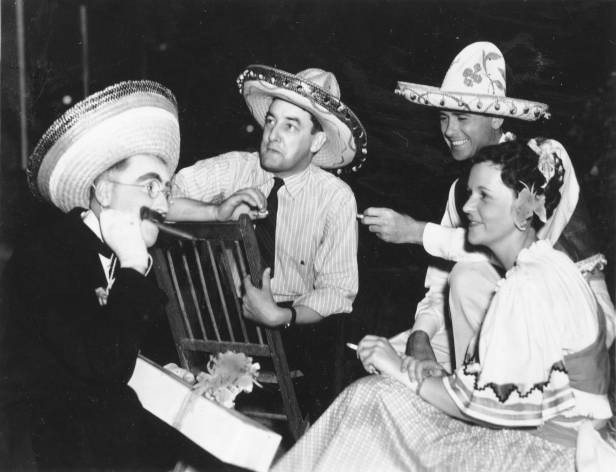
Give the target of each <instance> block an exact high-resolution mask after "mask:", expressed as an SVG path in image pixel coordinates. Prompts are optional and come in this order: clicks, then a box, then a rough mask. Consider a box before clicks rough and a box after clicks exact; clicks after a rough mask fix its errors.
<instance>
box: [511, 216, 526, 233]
mask: <svg viewBox="0 0 616 472" xmlns="http://www.w3.org/2000/svg"><path fill="white" fill-rule="evenodd" d="M513 224H514V225H515V227H516V228H518V229H519V230H520V231H526V230H527V229H528V220H522V221H518V219H517V218H515V219H514V221H513Z"/></svg>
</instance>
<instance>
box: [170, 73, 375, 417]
mask: <svg viewBox="0 0 616 472" xmlns="http://www.w3.org/2000/svg"><path fill="white" fill-rule="evenodd" d="M238 85H239V87H240V92H241V93H243V95H244V98H245V100H246V103H247V105H248V107H249V109H250V111H251V112H252V114H253V115H254V117H255V119H256V120H257V121H258V122H259V124H260V125H261V126H263V137H262V140H261V146H260V152H259V153H256V152H253V153H249V152H241V151H234V152H229V153H226V154H222V155H219V156H215V157H212V158H208V159H204V160H201V161H198V162H197V163H196V164H194V165H192V166H190V167H187V168H185V169H182V170H181V171H180V172H178V174H177V175H176V177H175V185H176V187H177V189H178V191H179V196H182V197H188V198H190V199H192V201H191V200H188V199H183V198H176V199H175V200H174V203H173V204H172V206H171V208H170V211H169V214H168V218H169V219H172V220H173V219H176V220H189V219H190V220H199V219H201V218H202V217H205V216H206V215H207V212H208V205H206V204H197V203H195V202H194V200H198V201H200V202H210V203H212V202H217V201H220V200H221V199H224V198H226V197H227V196H229V195H231V194H232V193H234V192H236V191H239V190H242V189H251V191H253V192H255V191H256V193H257V194H259V193H261V194H263V195H268V204H269V205H272V203H271V202H272V197H274V196H276V197H277V199H276V200H277V202H276V208H275V209H272V211H273V212H275V213H276V216H275V223H274V225H275V226H274V230H273V231H274V234H275V238H274V241H275V244H274V247H275V251H274V254H273V259H272V262H273V265H272V267H270V268H267V269H266V270H265V272H264V274H263V286H262V288H260V289H259V288H256V287H254V286H252V284H250V282H249V281H248V282H247V289H246V294H245V296H244V308H245V313H246V316H247V317H248V318H250V319H252V320H254V321H256V322H257V323H260V324H263V325H266V326H270V327H284V328H285V331H284V333H283V338H284V339H285V344H286V345H287V354H288V355H289V357H290V358H291V359H293V358H294V357H298V356H296V354H301V355H300V356H299V357H304V358H305V359H303V360H302V359H301V358H300V359H297V360H298V361H299V363H300V366H301V367H302V370H304V374H306V377H307V381H308V383H310V384H311V388H310V390H311V391H312V392H311V393H312V394H311V397H315V398H316V399H317V402H316V403H317V405H316V406H315V405H313V406H312V408H311V409H312V413H313V414H318V413H319V412H320V411H321V410H322V409H323V408H325V407H326V406H327V403H328V402H329V401H330V399H331V398H333V395H334V394H335V393H336V392H335V391H334V390H333V388H332V385H331V382H332V379H333V377H334V375H332V366H333V364H334V357H333V352H334V348H335V346H334V343H335V339H336V336H335V335H336V332H337V331H338V325H339V322H340V317H339V316H337V315H339V314H343V313H350V312H351V310H352V304H353V300H354V299H355V296H356V294H357V290H358V271H357V223H356V214H357V207H356V203H355V197H354V195H353V192H352V191H351V189H350V188H349V186H348V185H347V184H345V183H344V182H343V181H342V180H340V179H339V178H338V177H336V176H334V175H332V174H331V173H330V172H327V171H325V170H323V168H341V167H343V166H348V165H349V164H350V163H351V162H352V161H353V160H354V158H355V154H356V151H357V149H358V148H361V149H362V151H363V154H365V143H366V133H365V131H364V129H363V127H362V125H361V123H360V122H359V120H358V119H357V118H356V117H355V115H354V114H353V113H352V112H351V111H350V110H349V109H348V108H347V107H346V106H345V105H344V104H343V103H342V102H340V99H339V97H340V90H339V87H338V83H337V81H336V78H335V77H334V75H333V74H331V73H329V72H325V71H323V70H320V69H307V70H305V71H302V72H300V73H298V74H297V75H293V74H289V73H286V72H284V71H280V70H277V69H274V68H271V67H266V66H250V67H249V68H248V69H247V70H246V71H245V72H244V73H242V74H241V75H240V77H239V79H238ZM356 167H357V165H356ZM274 193H275V194H276V195H274ZM262 206H265V205H262ZM260 209H263V208H260ZM246 210H248V209H246ZM276 210H277V211H276ZM253 211H254V209H253ZM263 223H264V222H259V221H257V222H256V225H257V226H258V225H261V224H263ZM258 230H259V228H257V234H258V235H259V231H258ZM262 252H263V250H262ZM263 255H264V256H265V259H266V260H267V255H266V254H263ZM272 272H273V277H272V278H271V277H270V273H272ZM287 328H290V329H287ZM340 341H341V340H340ZM294 351H295V352H294ZM318 400H321V401H318Z"/></svg>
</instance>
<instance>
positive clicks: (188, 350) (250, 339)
mask: <svg viewBox="0 0 616 472" xmlns="http://www.w3.org/2000/svg"><path fill="white" fill-rule="evenodd" d="M171 227H172V228H174V229H176V230H178V231H177V232H178V233H179V235H176V236H169V235H168V234H161V237H159V242H158V244H157V245H156V247H155V248H154V251H153V253H154V269H155V273H156V278H157V281H158V284H159V286H160V287H161V288H162V289H163V290H164V291H165V293H166V295H167V297H168V302H167V307H166V309H167V316H168V318H169V323H170V326H171V331H172V333H173V338H174V341H175V344H176V348H177V350H178V354H179V357H180V361H181V363H182V366H183V367H184V368H186V369H188V370H195V369H198V370H204V368H205V365H206V364H207V361H208V360H209V355H210V354H215V353H218V352H225V351H227V350H231V351H235V352H243V353H245V354H247V355H250V356H255V357H266V358H271V359H272V364H273V368H274V372H275V377H276V380H277V383H278V385H279V388H280V393H281V396H282V405H283V410H284V415H283V416H280V415H276V414H269V415H263V416H268V417H270V418H271V417H273V418H278V417H281V418H286V420H287V421H288V423H289V429H290V430H291V433H292V435H293V437H294V438H295V439H298V438H299V437H300V436H301V434H302V433H303V432H304V430H305V429H306V426H307V424H306V422H305V421H304V420H303V418H302V415H301V412H300V409H299V405H298V401H297V396H296V392H295V388H294V386H293V382H292V379H291V373H290V370H289V366H288V362H287V357H286V354H285V351H284V347H283V344H282V340H281V337H280V333H279V332H278V330H275V329H269V328H266V327H262V326H258V325H256V324H255V323H252V322H251V321H249V320H247V319H245V318H244V313H243V308H242V294H243V292H244V287H243V284H244V279H245V277H246V276H248V275H249V276H250V280H251V281H252V283H253V285H255V286H257V287H260V286H261V276H262V273H263V262H262V259H261V255H260V253H259V247H258V245H257V240H256V236H255V233H254V229H253V226H252V222H251V221H250V219H249V218H248V216H246V215H242V216H241V217H240V219H239V220H238V221H230V222H204V223H182V224H174V225H172V226H171Z"/></svg>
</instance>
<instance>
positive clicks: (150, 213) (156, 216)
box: [139, 207, 197, 241]
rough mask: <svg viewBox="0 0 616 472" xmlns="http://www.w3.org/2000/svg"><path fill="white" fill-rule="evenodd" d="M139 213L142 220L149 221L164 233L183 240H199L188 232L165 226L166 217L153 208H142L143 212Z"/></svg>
mask: <svg viewBox="0 0 616 472" xmlns="http://www.w3.org/2000/svg"><path fill="white" fill-rule="evenodd" d="M139 213H140V215H141V219H142V220H148V221H150V222H152V223H154V224H155V225H156V227H157V228H158V229H159V230H160V231H162V232H163V233H167V234H170V235H172V236H176V237H178V238H182V239H190V240H192V241H196V240H197V238H195V237H194V236H193V235H192V234H190V233H187V232H186V231H182V230H180V229H176V228H174V227H173V226H171V225H169V224H165V223H164V221H165V217H164V216H163V215H161V214H160V213H158V212H157V211H154V210H152V209H151V208H148V207H141V210H140V212H139Z"/></svg>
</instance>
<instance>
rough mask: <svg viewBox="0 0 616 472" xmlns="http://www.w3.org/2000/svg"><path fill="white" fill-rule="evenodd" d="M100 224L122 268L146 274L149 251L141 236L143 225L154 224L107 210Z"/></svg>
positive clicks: (104, 236)
mask: <svg viewBox="0 0 616 472" xmlns="http://www.w3.org/2000/svg"><path fill="white" fill-rule="evenodd" d="M99 222H100V226H101V234H102V236H103V240H104V241H105V242H106V243H107V245H108V246H109V247H110V248H111V250H112V251H113V252H114V253H115V255H116V256H117V258H118V260H119V261H120V267H125V268H131V269H135V270H136V271H138V272H141V273H142V274H143V273H145V271H146V269H147V267H148V250H147V248H146V245H145V241H144V240H143V235H142V234H141V225H142V224H152V223H150V222H148V221H142V220H141V219H139V218H137V217H136V216H133V215H128V214H126V213H123V212H120V211H118V210H105V209H103V210H102V211H101V213H100V215H99Z"/></svg>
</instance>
